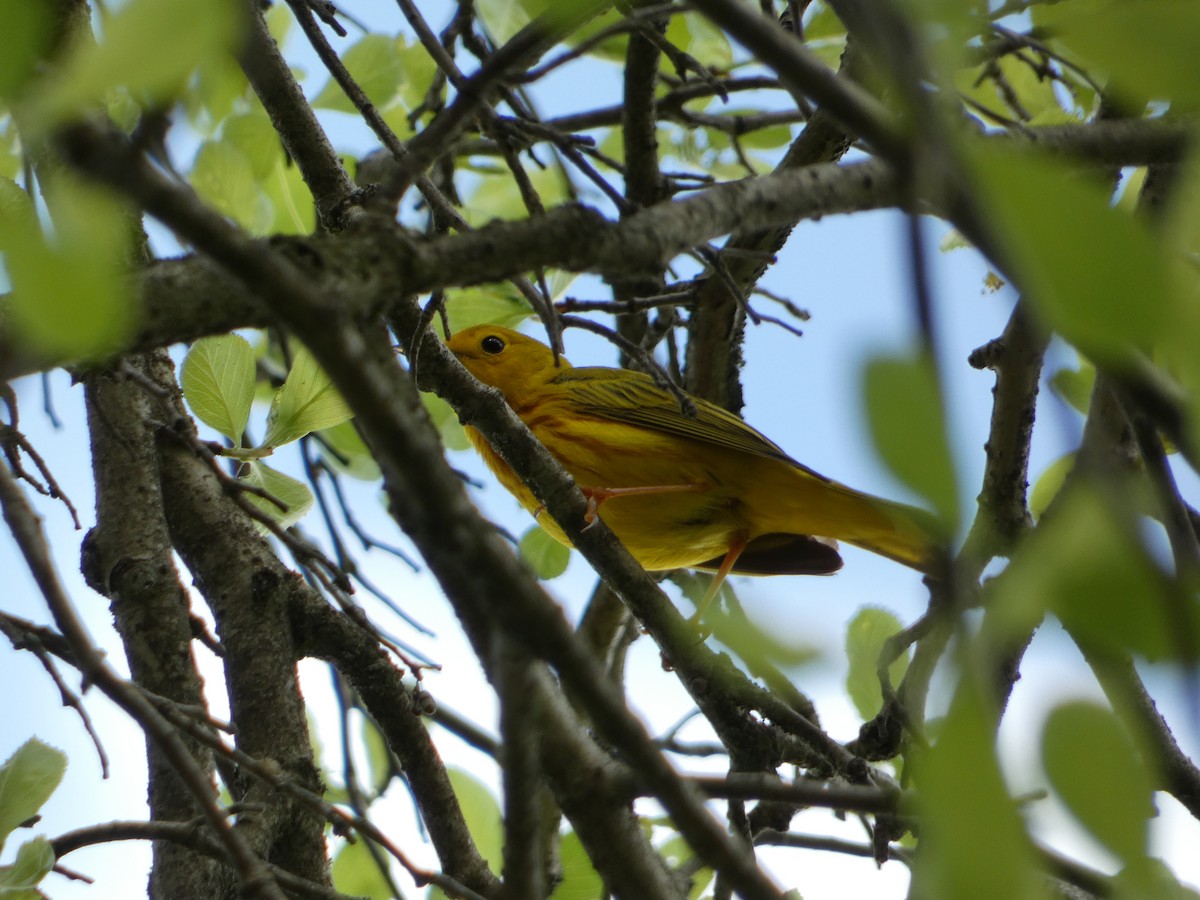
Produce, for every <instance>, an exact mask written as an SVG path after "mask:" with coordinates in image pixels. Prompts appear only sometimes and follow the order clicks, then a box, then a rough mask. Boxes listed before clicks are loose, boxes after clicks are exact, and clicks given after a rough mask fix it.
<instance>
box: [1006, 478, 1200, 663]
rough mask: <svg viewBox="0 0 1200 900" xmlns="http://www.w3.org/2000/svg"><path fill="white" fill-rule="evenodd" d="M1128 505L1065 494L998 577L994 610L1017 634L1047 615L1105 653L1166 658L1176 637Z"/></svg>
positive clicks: (1080, 490) (1083, 489)
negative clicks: (1053, 614) (1014, 626)
mask: <svg viewBox="0 0 1200 900" xmlns="http://www.w3.org/2000/svg"><path fill="white" fill-rule="evenodd" d="M1128 502H1129V503H1130V508H1129V509H1125V510H1122V509H1120V508H1117V507H1116V506H1115V505H1114V504H1112V503H1109V502H1105V501H1104V500H1103V499H1101V497H1100V496H1099V494H1098V493H1097V491H1096V490H1094V489H1093V488H1091V487H1090V486H1088V485H1084V484H1080V485H1078V486H1077V487H1076V488H1074V489H1072V490H1071V493H1070V495H1069V496H1066V497H1064V498H1062V500H1061V501H1060V503H1059V505H1058V506H1057V507H1056V510H1055V513H1054V515H1053V516H1048V517H1047V518H1046V519H1045V520H1044V521H1043V522H1041V523H1040V524H1039V525H1038V527H1037V530H1036V531H1034V532H1033V534H1031V535H1029V536H1028V537H1027V538H1026V540H1025V541H1023V542H1022V543H1021V545H1020V546H1019V547H1018V548H1017V551H1016V553H1015V554H1014V555H1013V558H1012V562H1010V563H1009V566H1008V569H1007V570H1005V572H1004V574H1003V576H1001V577H1000V578H999V579H997V590H999V591H1001V595H1000V596H998V597H997V598H996V599H995V601H994V605H993V608H994V609H996V610H997V612H998V614H999V615H1001V616H1003V617H1005V618H1008V619H1010V620H1011V621H1012V622H1014V623H1016V624H1017V627H1018V628H1021V627H1024V625H1023V624H1022V623H1028V622H1030V621H1036V620H1037V619H1038V618H1040V616H1041V615H1042V614H1043V613H1044V612H1047V611H1048V612H1053V613H1055V614H1056V615H1057V616H1058V617H1059V619H1061V620H1062V623H1063V625H1065V626H1066V627H1067V629H1068V630H1069V631H1071V632H1072V633H1074V634H1076V635H1078V639H1079V640H1083V641H1088V642H1090V643H1092V644H1094V645H1097V646H1098V647H1099V648H1100V649H1101V650H1104V651H1105V652H1132V653H1136V654H1140V655H1142V656H1144V657H1146V658H1147V659H1151V660H1161V659H1164V658H1167V657H1168V656H1169V655H1170V654H1171V653H1172V652H1173V651H1174V650H1176V649H1177V648H1178V647H1179V646H1180V643H1179V642H1180V641H1181V640H1182V639H1183V637H1182V635H1180V634H1177V633H1175V629H1177V627H1178V623H1173V622H1171V621H1170V617H1169V616H1168V615H1167V610H1168V609H1169V608H1170V607H1169V606H1168V600H1167V598H1166V596H1165V591H1166V587H1165V585H1164V580H1163V575H1162V573H1160V572H1159V571H1158V569H1157V568H1156V567H1155V566H1154V564H1153V563H1152V562H1151V561H1150V559H1149V557H1148V556H1147V554H1146V551H1145V548H1143V547H1142V545H1141V543H1140V541H1139V539H1138V537H1137V532H1136V523H1135V521H1134V520H1135V519H1136V516H1137V513H1136V510H1135V509H1134V508H1133V506H1132V504H1133V503H1134V498H1132V497H1130V498H1128ZM1122 523H1123V524H1122ZM1198 614H1200V611H1194V612H1193V613H1192V617H1193V618H1195V617H1196V616H1197V615H1198Z"/></svg>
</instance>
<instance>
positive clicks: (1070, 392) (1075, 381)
mask: <svg viewBox="0 0 1200 900" xmlns="http://www.w3.org/2000/svg"><path fill="white" fill-rule="evenodd" d="M1095 384H1096V367H1095V366H1094V365H1092V364H1091V363H1090V362H1088V361H1087V360H1085V359H1082V358H1081V359H1080V360H1079V368H1078V369H1059V370H1058V371H1057V372H1055V373H1054V374H1053V375H1051V376H1050V387H1051V388H1052V389H1053V390H1054V393H1056V394H1058V396H1060V397H1062V398H1063V399H1064V400H1066V401H1067V402H1068V403H1070V404H1071V406H1073V407H1074V408H1075V409H1076V410H1077V411H1078V412H1081V413H1083V414H1084V415H1085V416H1086V415H1087V412H1088V410H1089V409H1090V408H1091V405H1092V388H1093V387H1094V386H1095Z"/></svg>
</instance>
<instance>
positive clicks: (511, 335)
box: [446, 325, 571, 403]
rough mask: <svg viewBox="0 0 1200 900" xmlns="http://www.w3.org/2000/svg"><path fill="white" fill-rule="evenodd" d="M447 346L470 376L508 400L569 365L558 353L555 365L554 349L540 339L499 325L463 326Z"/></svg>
mask: <svg viewBox="0 0 1200 900" xmlns="http://www.w3.org/2000/svg"><path fill="white" fill-rule="evenodd" d="M446 346H447V347H448V348H449V349H450V352H451V353H453V354H454V355H455V356H457V357H458V361H459V362H461V363H462V364H463V365H464V366H466V367H467V370H468V371H470V373H471V374H472V375H474V376H475V377H476V378H478V379H479V380H480V381H482V382H483V383H484V384H489V385H491V386H492V387H494V388H496V389H497V390H499V391H500V393H502V394H504V396H505V397H506V398H507V399H508V401H509V403H512V402H513V401H514V400H515V398H516V397H517V396H518V395H520V394H521V392H522V391H523V390H526V389H528V388H531V387H536V386H538V385H540V384H543V383H545V382H546V381H548V380H549V379H551V378H553V377H554V376H555V375H557V374H558V371H559V370H560V369H569V368H570V367H571V364H570V363H569V362H567V361H566V360H565V359H563V358H562V357H561V356H560V357H559V358H558V364H557V366H556V365H555V359H554V352H553V351H552V350H551V349H550V348H549V347H547V346H546V345H545V344H543V343H542V342H541V341H537V340H534V339H533V338H531V337H526V336H525V335H523V334H521V333H520V332H517V331H513V330H512V329H511V328H502V327H500V326H499V325H476V326H474V327H472V328H464V329H463V330H462V331H458V332H455V333H454V335H453V336H452V337H451V338H450V339H449V340H447V341H446Z"/></svg>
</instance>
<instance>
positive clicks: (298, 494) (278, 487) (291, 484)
mask: <svg viewBox="0 0 1200 900" xmlns="http://www.w3.org/2000/svg"><path fill="white" fill-rule="evenodd" d="M241 478H242V479H243V480H244V481H246V482H248V483H250V484H253V485H255V486H256V487H260V488H262V489H263V490H264V491H266V492H267V493H268V494H270V495H271V496H272V497H274V498H275V499H276V500H279V501H280V502H281V503H283V504H284V505H286V506H287V510H286V511H285V510H282V509H280V508H279V507H278V506H276V505H275V504H274V503H272V502H271V501H270V500H267V499H266V498H264V497H256V496H254V495H253V494H251V495H250V496H249V500H250V502H251V503H253V504H254V505H255V506H257V507H258V508H259V509H261V510H262V511H263V512H264V513H266V514H267V515H268V516H270V517H271V518H272V519H274V520H275V522H276V523H277V524H278V525H279V527H280V528H291V527H292V526H293V525H295V524H296V523H297V522H299V521H300V520H301V519H302V518H304V516H305V514H306V513H307V512H308V511H309V510H310V509H312V505H313V501H314V498H313V493H312V491H311V490H309V487H308V485H307V484H305V483H304V482H303V481H299V480H297V479H295V478H293V477H292V476H291V475H284V474H283V473H282V472H280V471H279V470H278V469H273V468H271V466H268V465H267V464H266V463H264V462H261V461H259V460H251V461H250V462H247V463H246V468H245V471H244V474H243V475H242V476H241ZM255 524H256V525H257V524H259V523H255Z"/></svg>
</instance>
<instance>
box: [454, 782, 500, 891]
mask: <svg viewBox="0 0 1200 900" xmlns="http://www.w3.org/2000/svg"><path fill="white" fill-rule="evenodd" d="M446 774H447V775H448V776H449V777H450V784H451V786H453V788H454V796H455V797H457V798H458V805H459V806H460V807H461V808H462V813H463V818H464V819H465V820H466V822H467V828H468V829H469V830H470V832H471V837H473V838H474V839H475V846H476V847H478V848H479V853H480V855H481V856H482V857H483V858H484V859H486V860H487V861H488V865H489V866H490V867H491V869H492V871H493V872H496V871H499V870H500V868H501V865H502V864H503V862H504V828H503V826H502V821H503V820H502V818H501V813H500V804H498V803H497V802H496V798H495V797H494V796H492V792H491V791H490V790H488V788H487V787H486V786H485V785H484V783H483V782H482V781H480V780H479V779H478V778H476V777H475V776H474V775H471V774H470V773H469V772H466V771H464V770H463V769H458V768H454V767H451V768H448V769H447V770H446Z"/></svg>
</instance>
